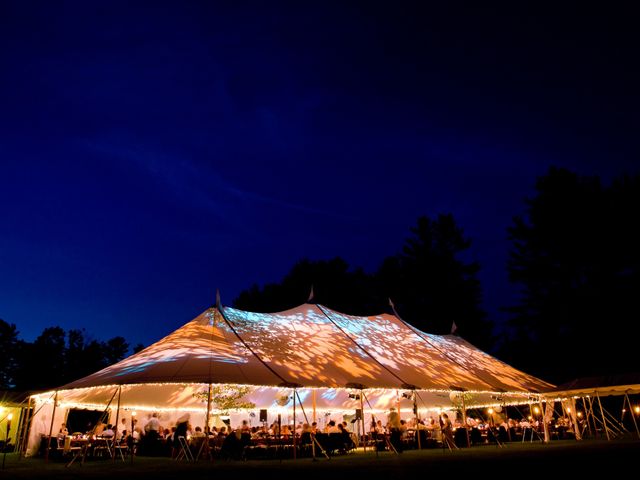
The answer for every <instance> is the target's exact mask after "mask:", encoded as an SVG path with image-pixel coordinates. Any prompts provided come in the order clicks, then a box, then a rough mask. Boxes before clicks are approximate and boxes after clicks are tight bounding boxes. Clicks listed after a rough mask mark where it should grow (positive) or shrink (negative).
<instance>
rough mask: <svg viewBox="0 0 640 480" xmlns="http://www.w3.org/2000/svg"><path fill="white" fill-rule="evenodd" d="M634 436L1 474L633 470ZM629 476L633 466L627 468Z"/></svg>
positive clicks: (415, 475) (638, 448)
mask: <svg viewBox="0 0 640 480" xmlns="http://www.w3.org/2000/svg"><path fill="white" fill-rule="evenodd" d="M638 460H640V441H616V442H605V441H584V442H575V441H572V442H553V443H551V444H549V445H542V444H540V443H524V444H522V443H514V444H508V445H506V446H505V447H504V448H496V447H495V446H482V447H474V448H470V449H463V450H459V451H454V452H449V451H442V450H422V451H415V450H413V451H406V452H405V453H403V454H401V455H393V454H390V453H386V452H385V453H380V454H379V455H378V456H376V455H375V453H373V452H367V453H352V454H349V455H344V456H339V457H334V458H332V459H331V460H326V459H319V460H318V461H315V462H314V461H312V460H311V459H308V458H305V459H301V460H297V461H293V460H284V461H282V462H280V461H277V460H269V461H259V460H250V461H245V462H243V461H221V460H220V461H219V460H216V461H213V462H209V461H200V462H198V463H195V464H192V463H185V462H176V461H173V460H171V459H166V458H145V457H136V458H135V459H134V463H133V465H131V463H129V462H128V461H127V462H126V463H123V462H122V461H119V462H116V463H113V462H111V461H108V460H99V461H96V460H92V461H87V462H85V464H84V465H80V464H73V465H72V466H71V467H69V468H66V467H65V465H64V463H58V462H50V463H45V462H44V461H43V460H42V459H37V458H28V459H19V458H17V456H16V455H14V454H9V455H7V460H6V466H5V469H4V470H0V478H2V479H4V478H7V479H12V480H13V479H23V478H69V479H71V478H74V479H75V478H81V479H84V478H86V479H97V480H106V479H107V478H108V479H116V478H117V479H122V478H133V479H136V480H141V479H145V480H146V479H154V480H162V479H189V480H191V479H201V478H226V479H229V480H235V479H256V480H261V479H265V478H280V479H283V478H292V479H293V478H295V479H296V480H314V479H323V480H334V479H335V478H353V479H354V480H355V479H359V478H364V479H367V480H377V479H385V480H387V479H389V480H413V479H425V478H429V477H431V478H434V476H439V475H446V477H444V476H439V477H436V478H438V479H439V480H441V479H445V478H458V477H459V476H460V475H465V476H467V475H472V477H469V478H487V477H495V478H513V479H515V480H519V479H522V478H542V477H547V478H549V477H551V478H577V477H578V476H586V475H588V476H591V475H593V474H597V473H600V472H602V471H603V470H607V471H609V472H611V474H615V473H620V472H636V473H637V472H638V471H639V470H640V469H639V468H638V466H637V465H638ZM632 476H635V473H633V474H632Z"/></svg>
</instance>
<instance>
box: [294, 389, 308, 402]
mask: <svg viewBox="0 0 640 480" xmlns="http://www.w3.org/2000/svg"><path fill="white" fill-rule="evenodd" d="M309 393H310V391H309V390H298V397H299V398H296V401H299V402H300V403H304V401H305V400H306V399H307V398H308V397H309Z"/></svg>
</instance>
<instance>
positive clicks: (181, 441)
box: [176, 436, 195, 462]
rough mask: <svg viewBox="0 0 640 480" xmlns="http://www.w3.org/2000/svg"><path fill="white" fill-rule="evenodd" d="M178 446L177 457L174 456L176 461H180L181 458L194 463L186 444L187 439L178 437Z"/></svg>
mask: <svg viewBox="0 0 640 480" xmlns="http://www.w3.org/2000/svg"><path fill="white" fill-rule="evenodd" d="M178 444H179V445H180V451H179V452H178V455H176V461H178V460H182V459H183V458H184V459H185V460H186V461H187V462H193V461H195V459H194V458H193V454H192V453H191V449H190V448H189V444H188V443H187V439H186V438H185V437H183V436H180V437H178Z"/></svg>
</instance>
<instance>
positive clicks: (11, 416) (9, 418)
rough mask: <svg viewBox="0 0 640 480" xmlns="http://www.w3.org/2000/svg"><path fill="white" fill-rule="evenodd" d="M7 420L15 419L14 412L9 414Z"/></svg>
mask: <svg viewBox="0 0 640 480" xmlns="http://www.w3.org/2000/svg"><path fill="white" fill-rule="evenodd" d="M7 420H9V421H11V420H13V413H10V414H9V415H7Z"/></svg>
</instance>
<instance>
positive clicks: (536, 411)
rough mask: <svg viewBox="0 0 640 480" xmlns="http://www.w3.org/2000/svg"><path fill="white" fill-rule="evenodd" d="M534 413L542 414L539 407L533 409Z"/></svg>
mask: <svg viewBox="0 0 640 480" xmlns="http://www.w3.org/2000/svg"><path fill="white" fill-rule="evenodd" d="M533 413H535V414H536V415H537V414H539V413H540V409H539V408H538V407H533Z"/></svg>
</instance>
